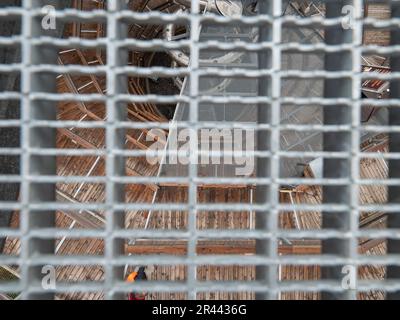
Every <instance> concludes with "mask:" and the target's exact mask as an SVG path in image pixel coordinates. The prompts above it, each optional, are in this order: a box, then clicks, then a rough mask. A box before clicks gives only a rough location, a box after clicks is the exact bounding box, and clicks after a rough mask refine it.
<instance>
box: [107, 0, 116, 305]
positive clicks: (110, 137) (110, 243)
mask: <svg viewBox="0 0 400 320" xmlns="http://www.w3.org/2000/svg"><path fill="white" fill-rule="evenodd" d="M117 1H118V0H108V1H107V64H106V67H107V91H106V95H107V102H106V119H105V127H106V146H105V149H106V158H105V161H106V172H105V175H106V199H105V202H106V210H105V215H106V216H105V218H106V219H105V220H106V226H105V227H106V238H105V239H104V241H105V253H104V254H105V258H106V265H105V266H104V268H105V298H106V299H108V300H110V299H113V297H114V292H113V287H114V281H115V279H114V266H113V265H112V263H111V262H112V260H113V259H114V239H113V231H114V218H115V217H114V214H115V212H114V200H115V198H116V197H115V186H114V182H113V179H112V178H113V176H114V174H115V167H114V162H115V158H114V154H113V149H114V147H115V146H114V143H115V123H114V121H115V108H116V104H115V93H116V78H115V72H114V68H115V65H116V48H115V43H114V41H115V40H116V37H117V23H118V22H117V20H116V16H115V14H116V12H117Z"/></svg>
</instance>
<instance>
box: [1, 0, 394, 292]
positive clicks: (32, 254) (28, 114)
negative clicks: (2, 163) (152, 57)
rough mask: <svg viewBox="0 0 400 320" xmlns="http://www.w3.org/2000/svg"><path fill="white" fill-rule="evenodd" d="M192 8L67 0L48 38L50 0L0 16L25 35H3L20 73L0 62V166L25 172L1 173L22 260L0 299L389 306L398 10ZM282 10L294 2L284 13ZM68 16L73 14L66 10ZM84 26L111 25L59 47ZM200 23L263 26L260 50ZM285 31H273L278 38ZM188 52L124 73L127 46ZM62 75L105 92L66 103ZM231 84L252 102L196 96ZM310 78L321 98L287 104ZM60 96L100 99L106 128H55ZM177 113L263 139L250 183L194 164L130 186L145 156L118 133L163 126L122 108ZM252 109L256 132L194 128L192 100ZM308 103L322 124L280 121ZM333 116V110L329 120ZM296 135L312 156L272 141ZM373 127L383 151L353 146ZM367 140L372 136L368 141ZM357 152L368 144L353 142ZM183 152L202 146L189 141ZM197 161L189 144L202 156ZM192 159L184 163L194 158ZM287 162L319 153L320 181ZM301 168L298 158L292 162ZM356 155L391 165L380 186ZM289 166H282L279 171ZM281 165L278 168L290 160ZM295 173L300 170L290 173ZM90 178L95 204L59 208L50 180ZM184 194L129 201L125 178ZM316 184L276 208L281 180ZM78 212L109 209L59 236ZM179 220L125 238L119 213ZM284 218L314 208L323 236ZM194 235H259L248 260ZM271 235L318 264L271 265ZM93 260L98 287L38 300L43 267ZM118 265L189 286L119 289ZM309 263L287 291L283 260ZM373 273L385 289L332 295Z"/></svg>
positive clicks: (6, 231)
mask: <svg viewBox="0 0 400 320" xmlns="http://www.w3.org/2000/svg"><path fill="white" fill-rule="evenodd" d="M200 2H201V1H199V0H192V1H191V11H190V12H186V13H183V14H182V13H180V14H174V13H166V12H160V11H150V12H133V11H131V10H128V7H127V3H126V2H125V1H116V0H108V1H107V4H106V8H105V9H104V10H96V11H90V12H84V11H78V10H76V9H62V8H63V6H65V4H66V3H67V2H62V1H58V3H57V4H56V5H57V6H58V8H59V10H57V12H56V15H55V17H56V20H57V23H58V27H57V32H58V34H57V32H55V33H53V34H52V37H49V36H48V35H49V33H48V32H47V31H46V30H43V29H42V28H41V21H42V17H43V11H42V8H43V6H45V5H47V4H51V5H55V4H54V1H51V3H50V1H34V0H23V1H22V4H21V5H20V6H16V7H11V6H10V7H7V6H6V7H1V8H0V18H1V19H2V20H3V19H5V20H6V19H7V20H16V21H18V20H20V21H21V26H22V28H21V33H20V34H15V35H10V34H8V35H5V36H2V37H0V46H1V47H7V46H10V47H11V46H16V47H17V48H18V47H19V48H20V52H21V59H20V61H16V62H15V63H7V64H1V65H0V72H1V73H2V74H6V75H11V74H14V73H16V74H19V75H20V78H21V82H20V83H21V84H20V88H19V89H17V90H15V91H13V90H10V89H4V91H3V92H0V99H1V101H4V102H9V101H17V102H18V103H19V104H20V110H21V115H20V118H16V119H9V118H7V117H4V118H1V119H0V127H1V128H9V127H16V128H18V129H19V131H20V134H21V137H20V141H21V143H20V146H7V145H6V146H5V147H1V148H0V155H1V156H4V157H9V156H18V157H19V161H20V173H19V174H13V173H9V172H5V173H4V174H2V175H1V176H0V183H1V184H4V185H7V184H11V183H18V184H19V185H20V192H19V199H16V200H15V201H7V199H4V201H2V202H1V203H0V210H1V212H0V213H2V212H6V211H18V212H20V225H19V227H18V228H16V229H11V228H9V227H7V226H6V227H4V228H1V229H0V235H1V237H5V238H15V239H19V240H20V243H21V248H20V252H19V254H18V255H16V256H11V255H0V265H4V266H17V267H19V269H18V270H19V277H20V280H19V281H18V282H17V283H7V282H5V283H2V282H0V292H3V293H10V292H17V293H21V297H22V298H24V299H32V298H51V297H53V294H54V293H57V294H58V293H72V292H88V293H89V292H103V293H104V294H105V297H106V298H109V299H116V298H122V297H124V295H125V294H126V293H127V292H130V291H132V290H134V289H135V290H138V291H146V292H185V293H187V297H188V298H191V299H195V298H197V297H198V296H197V295H198V293H199V292H205V291H207V292H212V291H229V292H252V293H255V294H256V295H255V296H256V297H257V298H268V299H276V298H279V297H281V294H282V293H283V292H317V293H318V292H319V293H322V295H321V297H322V298H343V299H353V298H357V294H358V293H360V292H369V291H374V292H378V291H379V292H383V293H386V298H398V297H399V292H400V282H399V277H400V273H399V263H400V259H399V253H400V233H399V228H400V222H399V221H400V219H399V209H400V207H399V194H400V188H399V185H400V176H399V174H400V168H399V163H400V154H399V152H400V146H399V141H400V136H399V121H400V116H399V114H400V113H399V109H398V106H399V104H400V99H399V98H400V96H399V95H400V81H399V71H400V60H399V58H398V55H399V41H400V34H399V30H400V29H399V23H400V20H399V16H400V2H399V1H386V2H384V3H386V4H387V5H389V6H390V8H391V9H390V12H391V15H392V17H391V18H390V19H385V20H379V19H375V18H371V17H363V8H364V5H363V1H361V0H354V1H332V2H327V4H326V6H325V8H326V16H327V17H326V18H325V17H322V16H302V17H300V18H299V17H298V16H294V15H283V14H282V13H283V12H284V9H285V6H286V5H288V3H287V2H286V1H280V0H274V1H265V2H264V1H259V8H258V14H257V15H255V16H247V17H245V16H240V17H223V16H218V15H216V14H206V15H205V14H203V13H202V11H201V10H202V6H200ZM289 5H290V4H289ZM345 5H351V6H352V8H354V10H355V11H354V12H355V20H354V21H353V23H354V25H353V27H352V28H350V29H344V28H343V27H342V23H343V17H342V8H343V7H344V6H345ZM66 7H67V8H69V5H68V4H67V5H66ZM72 20H79V21H95V22H101V23H103V24H105V25H106V26H107V28H106V36H105V37H104V38H97V39H77V38H73V37H72V38H61V34H60V33H59V32H60V31H59V29H60V28H61V27H60V26H61V25H62V26H63V25H64V24H65V23H67V22H68V21H72ZM168 23H175V24H177V25H178V24H186V25H189V26H190V37H189V38H187V39H183V40H179V41H166V40H163V39H162V38H158V39H150V40H138V39H129V38H127V36H126V33H127V31H126V30H127V28H128V26H129V25H132V24H163V25H166V24H168ZM203 24H215V25H217V26H222V25H241V26H243V25H244V26H254V27H258V28H259V29H258V39H257V40H256V41H255V42H251V41H249V42H245V41H238V42H233V41H232V42H229V41H221V40H219V41H212V40H205V39H204V38H202V37H201V32H202V31H201V30H202V27H203ZM285 28H292V29H301V28H311V29H313V28H314V29H317V30H323V29H325V33H324V36H323V39H325V42H324V41H323V40H322V41H320V42H318V43H316V42H307V40H304V39H303V40H300V39H299V40H298V41H289V42H285V41H284V39H283V38H285V37H286V36H287V34H286V31H284V30H285ZM363 28H377V29H385V30H392V33H391V43H390V45H388V46H385V47H383V46H376V45H368V44H365V43H364V42H363ZM283 33H284V34H283ZM72 47H73V48H78V47H79V48H98V49H99V50H100V49H101V50H104V51H106V53H107V59H106V64H104V65H98V66H71V65H57V58H58V51H59V50H61V48H64V49H65V48H72ZM172 49H184V50H185V51H186V52H190V63H189V65H188V66H187V67H182V68H175V69H173V68H165V67H155V68H144V67H138V66H132V65H126V61H125V60H126V52H127V51H128V50H138V51H141V50H143V51H144V50H161V51H165V50H172ZM205 50H223V51H229V50H232V51H234V50H242V51H245V52H249V51H251V52H255V55H256V56H257V62H258V68H255V69H254V68H247V69H246V66H245V67H240V69H239V68H229V67H227V66H225V67H224V68H218V67H217V66H215V67H213V66H209V65H206V66H202V65H201V63H200V60H201V59H200V56H201V54H202V52H204V51H205ZM291 53H293V54H295V53H296V54H310V53H318V54H321V55H322V59H323V61H324V63H323V64H324V65H323V67H322V69H320V70H301V68H300V66H299V68H293V69H285V68H284V67H283V66H282V64H283V61H285V60H284V58H283V56H284V54H291ZM367 55H381V56H385V57H390V59H389V61H390V67H391V72H390V73H382V74H378V73H374V74H371V73H365V72H364V73H363V72H361V65H362V64H363V60H362V59H363V56H367ZM59 74H82V75H88V74H95V75H101V74H102V75H105V76H106V81H107V82H106V92H105V94H79V95H77V94H74V93H60V92H57V88H56V86H55V79H56V77H57V76H58V75H59ZM127 76H142V77H159V76H160V77H161V76H164V77H177V76H179V77H182V78H184V77H186V78H187V81H188V82H187V84H188V87H186V89H185V90H183V91H182V92H183V93H182V94H181V95H176V96H165V95H132V94H127V93H126V92H127V91H126V83H125V82H126V77H127ZM206 76H207V77H213V76H214V77H216V76H218V77H226V78H228V77H236V78H240V79H246V80H253V81H255V84H256V86H257V88H258V90H257V94H256V95H246V94H245V93H241V92H240V91H239V90H238V93H237V94H234V93H229V95H228V94H225V95H224V94H220V95H212V94H209V95H207V94H202V93H201V91H200V88H201V86H202V82H201V81H203V80H202V79H203V78H204V77H206ZM287 79H291V80H296V81H304V82H305V81H309V80H315V79H318V80H319V81H321V86H322V87H321V88H322V89H323V90H322V92H320V95H319V96H318V95H316V96H312V95H311V94H310V95H306V96H303V97H296V96H289V95H286V96H285V95H283V94H282V88H283V87H284V85H285V84H286V80H287ZM367 79H379V80H384V81H390V83H391V86H390V97H389V98H388V99H382V100H380V99H372V98H369V99H361V88H362V82H363V81H364V80H367ZM61 101H74V102H75V103H77V104H78V103H81V102H83V103H86V102H92V101H97V102H102V103H104V104H105V105H106V108H105V110H106V116H105V120H104V121H91V122H80V121H76V120H68V121H66V120H65V121H64V120H59V119H57V114H56V108H54V105H55V104H56V103H57V102H61ZM148 102H152V103H156V104H161V105H162V104H176V103H181V104H184V105H185V106H186V107H187V108H188V117H187V118H185V119H180V121H178V123H177V126H178V127H179V128H196V129H200V128H209V127H214V128H219V129H222V128H235V127H239V128H247V129H254V130H256V131H257V132H258V135H257V138H258V144H257V147H258V149H257V150H256V151H255V152H254V155H255V156H256V157H257V158H258V159H257V167H256V175H254V176H251V177H221V176H218V175H216V176H212V175H211V176H207V177H204V176H201V175H199V170H200V169H199V166H197V165H196V164H190V165H189V166H188V171H187V173H188V174H187V175H186V176H179V177H176V176H172V177H171V176H163V175H155V176H126V174H125V162H124V161H125V160H124V159H125V158H126V157H134V156H136V157H137V156H144V155H146V152H147V151H146V150H132V149H126V148H125V144H124V141H125V134H124V130H128V129H151V128H162V129H166V130H168V129H170V124H169V123H167V122H163V123H158V122H146V121H144V122H131V121H127V118H126V114H125V113H124V112H123V111H121V108H120V106H121V105H123V104H126V103H148ZM204 104H210V105H213V104H214V105H238V106H240V105H243V106H249V105H253V106H256V108H257V118H256V119H255V120H256V121H255V122H254V123H235V122H227V121H210V120H208V119H207V120H203V119H201V117H200V118H199V110H200V109H201V107H200V105H204ZM288 105H290V106H293V107H295V108H304V107H305V106H314V107H315V106H316V107H318V108H319V110H320V111H321V115H320V116H319V117H316V119H319V122H318V121H317V122H312V123H307V122H304V123H290V122H289V123H282V121H281V120H282V114H281V112H282V110H283V109H284V108H285V107H286V106H288ZM371 106H374V107H375V108H377V109H378V110H381V109H382V110H383V109H385V110H389V122H388V123H385V122H379V121H378V120H377V121H376V122H374V123H372V124H371V123H366V124H363V123H362V122H361V114H362V109H363V108H367V107H371ZM339 109H340V111H338V110H339ZM69 127H75V128H102V129H104V130H105V137H106V138H105V146H106V147H105V148H104V149H60V148H56V144H55V137H56V129H57V128H69ZM288 131H292V132H297V133H298V134H300V135H301V134H303V133H304V135H308V133H309V132H317V133H318V134H319V135H320V139H321V140H320V146H321V148H322V149H315V150H313V149H309V148H308V145H307V143H304V145H303V146H302V148H300V149H289V150H285V149H284V148H282V136H283V135H285V132H288ZM365 132H368V133H369V134H370V136H368V139H370V137H371V136H372V137H375V136H377V135H379V134H387V136H388V141H389V151H383V152H377V151H372V152H363V150H362V148H361V147H360V146H361V145H362V142H363V141H362V138H361V137H362V136H363V135H364V133H365ZM368 141H369V140H368ZM364 142H365V141H364ZM191 148H192V151H193V150H197V149H198V145H197V144H195V143H192V144H191ZM197 151H198V150H197ZM63 155H64V156H101V157H104V159H105V163H106V171H105V175H104V176H94V175H86V173H84V174H82V176H81V175H78V176H76V175H69V176H57V175H56V157H57V156H63ZM197 156H198V154H197V153H196V152H192V153H191V158H190V159H191V160H192V163H194V162H195V160H196V159H197ZM287 158H291V159H295V160H293V161H294V162H293V161H292V162H288V163H289V164H288V165H291V164H293V165H294V166H296V164H297V162H299V161H302V160H304V159H305V160H304V161H309V160H311V159H317V158H323V159H324V160H323V168H322V169H321V170H322V171H321V174H320V176H317V175H316V177H314V178H304V177H301V176H299V175H294V174H293V172H290V174H288V175H287V176H283V175H282V172H281V170H280V169H282V167H283V166H284V165H283V161H286V159H287ZM299 159H301V160H299ZM362 159H380V160H379V161H384V162H386V163H387V166H388V172H389V176H388V177H384V178H381V177H378V178H376V177H361V176H360V161H361V160H362ZM285 163H286V162H285ZM285 165H286V164H285ZM295 171H296V172H298V170H295ZM81 182H85V183H99V184H104V185H105V199H104V202H94V203H89V202H83V203H73V202H57V198H56V193H55V184H56V183H81ZM129 183H130V184H152V185H157V184H162V183H164V184H168V183H176V184H179V183H181V184H186V185H187V188H188V199H187V201H186V202H179V201H177V202H176V203H152V202H149V203H139V202H138V203H125V201H124V192H125V191H124V184H129ZM201 184H210V185H212V184H232V185H234V184H245V185H256V186H257V188H256V190H255V199H256V200H255V201H254V202H253V203H250V202H249V203H239V204H237V203H236V204H233V203H203V202H199V200H198V197H197V192H198V185H201ZM298 185H303V186H316V185H318V186H323V187H322V190H323V198H322V202H321V203H318V202H314V203H293V202H292V203H285V202H282V201H281V199H280V197H279V194H280V189H281V188H282V187H283V186H298ZM373 185H380V186H386V187H387V192H388V202H385V203H378V202H369V203H361V202H360V197H359V195H360V192H362V190H361V187H362V186H373ZM82 210H86V211H88V212H89V211H93V212H100V211H101V212H104V220H105V223H104V229H84V228H83V229H75V228H71V229H60V228H55V225H54V213H55V211H65V212H70V211H74V212H81V211H82ZM140 210H141V211H149V212H153V211H159V210H165V211H168V210H169V211H171V210H174V211H185V212H187V213H188V215H187V217H188V222H187V229H182V230H180V229H175V230H174V229H170V230H167V229H165V230H164V229H139V230H136V229H135V230H133V229H127V228H125V225H124V223H125V222H124V216H123V213H124V212H126V211H140ZM239 210H240V211H248V212H255V217H256V224H255V228H248V229H240V230H239V229H232V230H228V229H226V230H217V229H216V230H210V229H205V230H199V229H198V228H197V226H196V216H197V214H198V212H199V211H209V212H222V211H239ZM283 212H292V213H293V212H294V213H295V212H305V213H307V212H322V226H321V228H320V229H307V228H304V229H283V228H281V227H280V226H279V221H280V220H279V219H280V215H281V214H282V213H283ZM362 212H364V213H365V212H366V213H368V212H370V213H374V212H383V213H385V215H386V216H387V222H386V226H385V227H383V228H380V229H367V228H364V229H363V228H360V224H359V218H360V214H361V213H362ZM63 237H68V238H77V239H79V238H96V239H103V240H104V250H105V251H104V252H103V254H101V255H87V256H75V255H74V251H73V250H72V251H71V252H70V255H63V256H61V255H56V254H55V251H54V247H55V246H54V244H55V239H61V238H63ZM139 238H148V239H185V240H187V246H188V248H187V255H185V256H174V255H171V256H162V258H160V256H158V255H143V256H137V255H126V254H125V253H124V245H125V240H127V239H139ZM199 239H230V240H232V239H254V240H256V245H255V250H256V254H255V255H241V256H239V255H238V256H236V255H198V254H196V243H197V241H198V240H199ZM282 239H289V241H290V240H292V239H303V240H304V239H308V240H309V239H312V240H316V241H321V244H320V245H321V248H322V249H321V253H320V254H314V255H280V254H279V246H280V245H281V243H282ZM360 239H372V240H374V239H386V248H387V249H386V250H387V251H386V252H385V254H383V255H373V254H369V255H368V254H367V255H363V254H360V253H359V251H358V250H359V248H358V247H359V241H360ZM44 265H54V266H70V265H80V266H82V265H88V266H90V265H101V266H103V267H104V272H105V273H104V281H101V282H84V283H80V282H78V283H74V284H68V283H61V284H58V285H57V287H56V288H55V289H52V290H50V291H49V290H46V289H45V288H43V286H42V279H43V274H42V273H41V270H42V266H44ZM126 265H131V266H138V265H146V266H148V265H169V266H171V265H185V266H187V273H186V280H185V281H183V282H179V281H175V282H173V281H169V282H165V281H161V280H158V281H147V282H136V283H130V284H127V283H125V281H124V267H125V266H126ZM200 265H241V266H256V278H255V280H254V281H245V280H240V279H233V280H228V281H224V282H220V281H212V280H210V281H199V280H198V279H197V276H196V274H197V268H198V267H199V266H200ZM289 265H297V266H319V267H321V275H320V276H318V277H317V278H316V279H311V280H309V281H300V280H301V278H300V280H299V279H296V280H293V279H292V280H291V281H282V279H280V276H279V274H280V270H281V267H282V266H289ZM346 265H350V266H358V267H360V268H361V267H362V266H371V268H372V267H379V266H383V267H384V269H385V271H383V272H382V279H378V278H376V279H360V280H358V281H357V285H356V288H355V289H351V290H349V289H347V288H344V287H343V285H342V280H343V274H342V267H343V266H346Z"/></svg>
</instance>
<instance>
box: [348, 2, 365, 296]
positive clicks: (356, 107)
mask: <svg viewBox="0 0 400 320" xmlns="http://www.w3.org/2000/svg"><path fill="white" fill-rule="evenodd" d="M353 6H354V10H355V12H354V14H355V16H354V29H353V42H352V46H353V48H352V50H353V51H352V60H353V61H352V62H353V65H352V72H353V79H352V100H353V103H352V105H353V107H352V114H351V119H352V124H351V125H352V131H351V144H352V158H351V189H350V190H351V194H350V197H351V198H350V201H351V204H350V205H351V211H350V214H351V218H350V234H351V238H350V240H349V242H350V243H349V250H350V252H349V258H350V259H351V260H352V261H355V260H357V259H358V238H357V237H356V234H357V233H358V228H359V217H360V210H359V195H360V188H359V185H358V182H357V181H358V180H359V178H360V157H359V154H360V126H361V92H360V88H361V87H362V81H361V76H360V69H361V65H362V61H361V48H362V41H363V40H362V39H363V20H362V19H363V12H362V9H363V1H362V0H354V1H353ZM352 267H353V268H354V271H355V272H354V273H353V274H354V276H355V277H356V278H355V279H354V280H355V284H357V277H358V271H357V270H358V268H357V265H353V266H352ZM349 298H351V299H353V300H355V299H357V290H353V291H352V292H351V294H350V295H349Z"/></svg>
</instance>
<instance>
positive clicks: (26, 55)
mask: <svg viewBox="0 0 400 320" xmlns="http://www.w3.org/2000/svg"><path fill="white" fill-rule="evenodd" d="M22 6H23V9H24V10H23V16H22V44H21V66H22V70H21V93H22V100H21V120H22V124H21V150H22V155H21V159H20V164H21V172H20V174H21V189H20V201H21V227H20V228H21V239H20V240H21V253H20V254H21V282H22V290H23V291H22V293H21V298H22V299H28V298H29V293H28V292H29V289H30V281H29V181H28V176H29V171H30V168H29V163H30V161H29V160H30V154H29V141H30V117H29V110H30V92H31V81H30V77H31V70H30V65H31V30H32V17H31V10H32V3H31V0H24V1H23V3H22Z"/></svg>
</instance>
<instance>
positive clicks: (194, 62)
mask: <svg viewBox="0 0 400 320" xmlns="http://www.w3.org/2000/svg"><path fill="white" fill-rule="evenodd" d="M191 4H192V5H191V13H190V14H191V17H190V63H189V70H190V77H189V79H190V81H189V84H190V88H189V95H190V104H189V123H190V128H191V133H192V135H191V136H190V152H191V153H190V163H189V184H188V185H189V188H188V205H189V208H188V231H189V234H190V238H189V241H188V250H187V259H188V261H189V262H190V265H188V266H187V268H188V272H187V286H188V299H190V300H194V299H196V296H197V290H196V277H197V274H196V273H197V266H196V265H193V264H192V261H193V260H194V259H195V257H196V241H197V236H196V215H197V209H196V206H197V185H196V182H195V181H194V180H195V179H196V177H197V154H198V150H197V149H198V145H197V143H196V141H197V139H196V138H197V128H198V116H199V114H198V106H199V101H198V96H199V74H198V71H199V56H200V50H199V46H198V42H199V38H200V27H201V26H200V16H199V12H200V3H199V0H191ZM194 134H195V135H196V136H193V135H194Z"/></svg>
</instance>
